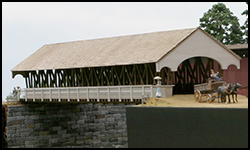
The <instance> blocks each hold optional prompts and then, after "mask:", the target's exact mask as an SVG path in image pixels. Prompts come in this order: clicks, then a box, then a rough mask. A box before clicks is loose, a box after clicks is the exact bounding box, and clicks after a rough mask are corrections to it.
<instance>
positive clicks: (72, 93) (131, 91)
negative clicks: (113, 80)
mask: <svg viewBox="0 0 250 150" xmlns="http://www.w3.org/2000/svg"><path fill="white" fill-rule="evenodd" d="M23 90H24V95H25V97H24V98H22V97H20V99H24V100H25V101H27V100H30V99H32V100H33V101H36V100H40V101H53V100H55V99H56V100H57V101H58V102H61V101H62V100H67V101H71V100H72V99H73V100H76V101H77V102H79V101H80V100H86V101H87V102H89V101H90V100H91V99H96V100H97V102H99V101H100V100H102V99H107V100H108V102H110V100H112V99H118V100H119V102H121V100H122V99H126V100H130V101H131V102H133V100H134V99H142V96H144V95H148V96H149V97H152V96H153V85H129V86H94V87H58V88H26V89H23Z"/></svg>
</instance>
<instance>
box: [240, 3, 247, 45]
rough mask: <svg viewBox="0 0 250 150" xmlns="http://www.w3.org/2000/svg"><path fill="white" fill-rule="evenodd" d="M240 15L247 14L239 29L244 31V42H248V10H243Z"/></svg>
mask: <svg viewBox="0 0 250 150" xmlns="http://www.w3.org/2000/svg"><path fill="white" fill-rule="evenodd" d="M246 4H247V5H248V2H246ZM241 15H246V16H247V19H246V21H245V22H244V25H243V26H241V29H242V30H243V33H244V36H245V38H244V43H248V10H247V9H246V10H244V11H243V12H242V13H241Z"/></svg>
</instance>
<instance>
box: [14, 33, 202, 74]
mask: <svg viewBox="0 0 250 150" xmlns="http://www.w3.org/2000/svg"><path fill="white" fill-rule="evenodd" d="M196 29H198V28H188V29H180V30H171V31H161V32H153V33H145V34H136V35H127V36H117V37H111V38H100V39H92V40H82V41H72V42H64V43H56V44H47V45H44V46H42V47H41V48H40V49H38V50H37V51H36V52H35V53H33V54H31V55H30V56H29V57H28V58H26V59H25V60H24V61H22V62H21V63H20V64H18V65H17V66H15V67H14V68H13V69H12V70H11V71H31V70H49V69H67V68H85V67H101V66H114V65H129V64H143V63H155V62H157V61H158V60H160V59H161V58H162V57H163V56H164V55H165V54H166V53H168V52H169V51H170V50H172V49H173V48H174V47H175V46H177V45H178V44H179V43H180V42H181V41H183V40H184V39H185V38H186V37H188V36H189V35H190V34H191V33H192V32H194V31H195V30H196Z"/></svg>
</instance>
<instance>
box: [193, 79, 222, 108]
mask: <svg viewBox="0 0 250 150" xmlns="http://www.w3.org/2000/svg"><path fill="white" fill-rule="evenodd" d="M223 85H225V82H224V81H217V80H215V79H209V80H208V83H201V84H196V85H194V98H195V100H196V101H197V102H201V100H202V97H204V96H206V101H207V102H208V103H211V102H212V101H214V100H215V98H217V97H218V92H217V89H218V87H219V86H223Z"/></svg>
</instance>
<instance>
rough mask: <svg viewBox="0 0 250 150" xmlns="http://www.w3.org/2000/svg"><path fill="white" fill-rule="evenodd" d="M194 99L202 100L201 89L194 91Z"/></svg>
mask: <svg viewBox="0 0 250 150" xmlns="http://www.w3.org/2000/svg"><path fill="white" fill-rule="evenodd" d="M194 99H195V100H196V102H200V100H201V92H200V91H199V90H197V91H195V92H194Z"/></svg>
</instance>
